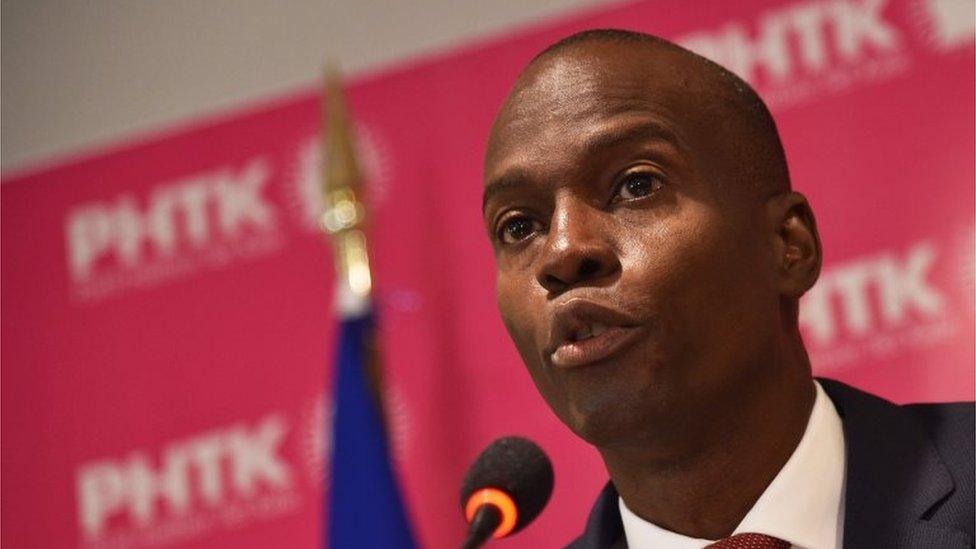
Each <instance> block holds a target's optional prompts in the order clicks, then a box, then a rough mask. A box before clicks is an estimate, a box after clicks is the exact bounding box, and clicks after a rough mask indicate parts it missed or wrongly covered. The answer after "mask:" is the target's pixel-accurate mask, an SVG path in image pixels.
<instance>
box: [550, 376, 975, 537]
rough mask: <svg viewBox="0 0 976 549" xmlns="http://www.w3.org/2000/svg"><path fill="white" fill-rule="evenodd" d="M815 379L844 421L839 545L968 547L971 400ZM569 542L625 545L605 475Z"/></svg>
mask: <svg viewBox="0 0 976 549" xmlns="http://www.w3.org/2000/svg"><path fill="white" fill-rule="evenodd" d="M819 381H820V384H821V385H822V386H823V388H824V391H826V393H827V395H828V396H829V397H830V400H832V401H833V403H834V406H835V407H836V408H837V412H838V413H839V414H840V417H841V421H842V422H843V424H844V440H845V442H846V444H847V488H846V489H847V492H846V496H845V511H844V513H845V514H844V547H847V548H857V549H861V548H874V547H878V548H886V549H887V548H892V549H895V548H900V547H925V548H928V547H933V548H936V547H937V548H943V547H945V548H955V547H973V539H974V538H973V525H974V521H976V517H974V513H973V507H974V498H976V496H974V474H973V470H974V467H976V462H974V457H973V455H974V446H976V441H974V432H976V421H974V410H976V408H974V407H973V404H972V403H953V404H909V405H905V406H898V405H895V404H892V403H891V402H888V401H886V400H882V399H880V398H878V397H876V396H873V395H869V394H867V393H864V392H862V391H858V390H857V389H854V388H852V387H849V386H847V385H844V384H843V383H839V382H837V381H833V380H829V379H820V380H819ZM569 547H571V548H577V549H583V548H586V549H596V548H609V547H626V539H625V538H624V532H623V524H622V523H621V521H620V510H619V508H618V507H617V491H616V490H615V489H614V487H613V484H612V483H608V484H607V485H606V486H605V487H604V489H603V491H602V492H601V493H600V496H599V498H598V499H597V501H596V505H594V506H593V510H592V511H591V512H590V518H589V519H588V520H587V523H586V530H585V531H584V532H583V535H582V536H580V537H579V538H578V539H576V540H575V541H574V542H573V543H571V544H570V545H569Z"/></svg>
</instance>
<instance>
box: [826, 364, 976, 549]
mask: <svg viewBox="0 0 976 549" xmlns="http://www.w3.org/2000/svg"><path fill="white" fill-rule="evenodd" d="M819 381H820V383H821V385H822V386H823V388H824V390H825V391H826V392H827V394H828V395H829V396H830V399H831V400H832V401H833V402H834V405H835V406H836V408H837V412H838V413H839V414H840V416H841V419H842V421H843V424H844V439H845V442H846V444H847V486H846V496H845V513H844V546H845V547H892V548H897V547H959V546H962V547H968V546H969V545H970V543H971V542H970V540H969V538H968V536H967V535H966V534H964V533H962V532H959V531H957V530H951V529H946V528H941V527H939V526H938V525H935V524H932V523H929V522H927V521H924V518H925V517H926V513H928V512H929V510H931V509H932V508H933V507H934V506H935V505H936V504H938V503H939V502H940V501H942V500H944V499H945V498H946V497H948V496H949V494H951V493H952V491H953V490H954V483H953V480H952V476H951V475H950V474H949V472H948V470H947V469H946V467H945V465H943V463H942V461H941V459H940V458H939V456H938V454H937V453H936V451H935V448H933V446H932V445H931V443H930V442H929V440H928V435H927V434H926V433H925V431H924V429H923V428H922V425H921V424H920V423H919V422H918V421H917V420H916V419H915V418H914V417H913V416H912V415H911V414H910V413H909V412H907V411H905V410H903V409H902V408H900V407H898V406H896V405H894V404H892V403H890V402H887V401H885V400H882V399H880V398H877V397H875V396H872V395H869V394H867V393H863V392H861V391H858V390H856V389H853V388H851V387H848V386H847V385H844V384H842V383H838V382H836V381H832V380H828V379H821V380H819Z"/></svg>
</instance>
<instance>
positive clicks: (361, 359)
mask: <svg viewBox="0 0 976 549" xmlns="http://www.w3.org/2000/svg"><path fill="white" fill-rule="evenodd" d="M326 87H327V91H326V105H325V109H323V111H324V115H325V116H327V117H328V118H327V120H326V124H325V126H326V127H327V131H326V132H325V133H326V139H325V141H324V143H325V150H324V151H323V156H324V163H323V166H324V170H323V191H324V195H325V203H326V208H327V209H326V212H325V214H324V215H323V220H322V221H323V226H324V228H325V229H326V230H327V231H328V232H329V233H330V235H331V236H332V241H333V244H334V249H335V261H336V266H337V268H338V271H339V272H338V275H339V276H338V277H337V288H336V291H337V294H336V297H337V299H336V304H337V310H338V313H339V322H340V326H339V340H338V342H337V343H338V344H337V345H336V356H335V369H334V372H335V384H334V392H335V395H334V399H333V402H334V403H335V413H334V414H333V430H332V434H333V443H332V449H333V452H332V461H331V464H332V474H331V479H332V483H331V486H332V488H331V497H329V498H328V501H329V503H328V511H327V513H328V517H327V520H328V524H329V526H328V539H327V540H326V541H327V544H326V547H330V548H332V549H345V548H349V547H355V548H360V547H362V548H366V549H372V548H377V549H379V548H383V549H401V548H404V549H407V548H412V547H414V541H413V536H412V534H411V531H410V524H409V522H408V521H407V516H406V512H405V511H404V507H403V500H402V499H401V497H400V493H399V490H398V488H397V482H396V476H395V474H394V471H393V467H392V463H391V460H390V445H389V441H388V440H387V437H386V430H385V429H384V422H383V410H382V406H381V402H382V391H381V387H380V383H379V381H378V376H372V377H371V376H369V375H367V372H368V371H371V367H372V366H374V365H375V363H374V362H373V360H374V358H375V353H371V352H370V351H371V349H372V345H371V344H372V342H373V315H372V311H371V306H370V303H371V301H370V292H371V288H372V275H371V273H370V270H369V256H368V254H367V247H366V236H365V232H364V231H363V223H364V218H365V211H364V208H363V206H362V204H361V203H360V202H359V201H358V200H357V198H356V190H357V187H358V186H359V184H360V183H361V181H360V179H361V176H360V171H359V166H358V162H357V161H356V156H355V147H354V142H353V133H352V131H351V125H350V124H349V121H348V115H347V113H346V108H345V101H344V100H343V96H342V89H341V86H340V83H339V79H338V76H337V75H336V74H335V73H334V72H332V73H330V74H329V75H328V76H327V78H326Z"/></svg>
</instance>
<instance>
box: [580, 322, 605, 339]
mask: <svg viewBox="0 0 976 549" xmlns="http://www.w3.org/2000/svg"><path fill="white" fill-rule="evenodd" d="M606 331H607V327H606V326H604V325H603V324H587V325H586V326H584V327H583V328H582V329H581V330H580V331H579V332H577V333H576V338H575V341H582V340H584V339H590V338H591V337H596V336H598V335H600V334H602V333H603V332H606Z"/></svg>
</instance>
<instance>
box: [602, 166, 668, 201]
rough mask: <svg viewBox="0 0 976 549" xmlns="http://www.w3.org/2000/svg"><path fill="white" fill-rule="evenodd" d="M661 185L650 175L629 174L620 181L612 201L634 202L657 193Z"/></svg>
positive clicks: (659, 181) (656, 178)
mask: <svg viewBox="0 0 976 549" xmlns="http://www.w3.org/2000/svg"><path fill="white" fill-rule="evenodd" d="M662 185H663V184H662V183H661V180H660V179H659V178H658V177H657V176H655V175H654V174H652V173H647V172H639V173H630V174H627V175H625V176H624V177H623V179H621V180H620V183H619V184H618V186H617V193H616V195H614V201H617V200H634V199H637V198H641V197H643V196H648V195H649V194H651V193H653V192H654V191H657V190H658V189H659V188H660V187H661V186H662Z"/></svg>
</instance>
